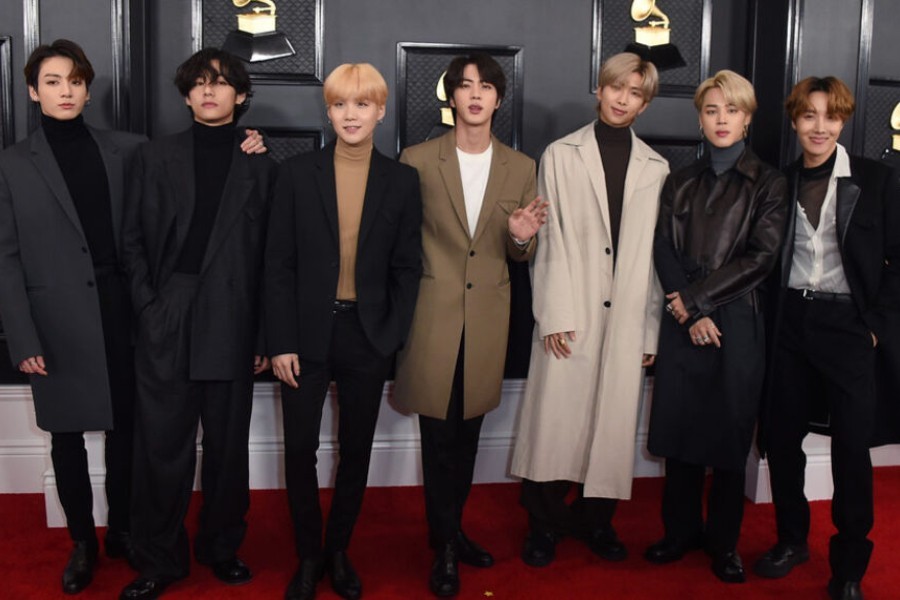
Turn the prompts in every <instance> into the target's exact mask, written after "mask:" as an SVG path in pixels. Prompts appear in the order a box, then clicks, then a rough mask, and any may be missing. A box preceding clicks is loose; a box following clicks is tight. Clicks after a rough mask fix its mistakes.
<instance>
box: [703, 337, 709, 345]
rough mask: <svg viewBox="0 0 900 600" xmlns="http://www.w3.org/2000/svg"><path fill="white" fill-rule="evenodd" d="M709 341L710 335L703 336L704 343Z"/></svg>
mask: <svg viewBox="0 0 900 600" xmlns="http://www.w3.org/2000/svg"><path fill="white" fill-rule="evenodd" d="M707 342H709V336H705V337H704V338H703V343H704V344H706V343H707Z"/></svg>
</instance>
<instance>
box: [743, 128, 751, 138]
mask: <svg viewBox="0 0 900 600" xmlns="http://www.w3.org/2000/svg"><path fill="white" fill-rule="evenodd" d="M749 136H750V126H749V125H744V137H745V138H747V137H749Z"/></svg>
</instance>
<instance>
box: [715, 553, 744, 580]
mask: <svg viewBox="0 0 900 600" xmlns="http://www.w3.org/2000/svg"><path fill="white" fill-rule="evenodd" d="M712 572H713V573H715V575H716V577H718V578H719V579H721V580H722V581H724V582H725V583H744V582H745V581H747V576H746V575H744V563H743V561H741V556H740V555H739V554H738V553H737V552H734V551H732V552H726V553H725V554H719V555H718V556H714V557H713V560H712Z"/></svg>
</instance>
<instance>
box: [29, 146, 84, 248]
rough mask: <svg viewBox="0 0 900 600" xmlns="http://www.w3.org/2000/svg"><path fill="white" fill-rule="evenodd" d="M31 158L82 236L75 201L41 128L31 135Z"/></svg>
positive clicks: (82, 232)
mask: <svg viewBox="0 0 900 600" xmlns="http://www.w3.org/2000/svg"><path fill="white" fill-rule="evenodd" d="M31 160H32V161H34V164H35V166H36V167H37V170H38V173H40V174H41V176H43V178H44V180H45V181H46V182H47V186H48V187H49V188H50V191H51V192H53V195H54V196H56V200H57V201H58V202H59V205H60V207H61V208H62V210H63V212H64V213H66V216H68V217H69V220H70V221H72V225H74V226H75V229H77V230H78V233H79V234H81V236H82V237H84V230H83V229H82V228H81V220H80V219H79V218H78V211H77V210H76V208H75V203H74V202H73V201H72V196H71V195H69V188H68V186H67V185H66V180H65V178H64V177H63V174H62V171H60V170H59V164H57V162H56V157H55V156H53V149H52V148H50V143H49V142H48V141H47V136H46V134H45V133H44V130H43V129H38V130H37V131H36V132H35V134H34V135H33V136H31Z"/></svg>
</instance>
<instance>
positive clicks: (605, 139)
mask: <svg viewBox="0 0 900 600" xmlns="http://www.w3.org/2000/svg"><path fill="white" fill-rule="evenodd" d="M594 135H595V136H596V137H597V145H598V146H599V147H600V160H601V161H602V162H603V174H604V176H605V177H606V202H607V204H608V206H609V233H610V235H611V236H612V250H613V264H614V265H615V260H616V250H617V249H618V247H619V228H620V227H619V226H620V225H621V222H622V203H623V202H624V198H625V175H626V173H627V171H628V160H629V159H630V158H631V128H630V127H611V126H609V125H607V124H606V123H604V122H603V121H602V120H600V119H597V123H596V124H595V125H594Z"/></svg>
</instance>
